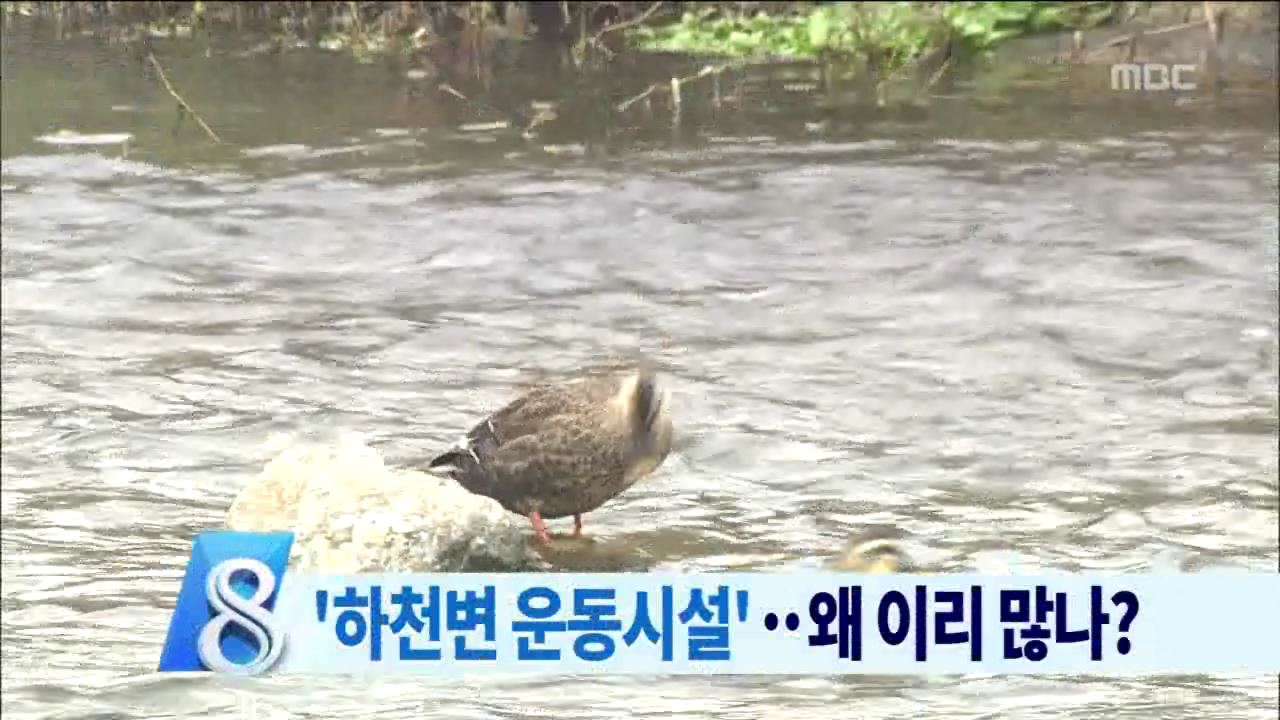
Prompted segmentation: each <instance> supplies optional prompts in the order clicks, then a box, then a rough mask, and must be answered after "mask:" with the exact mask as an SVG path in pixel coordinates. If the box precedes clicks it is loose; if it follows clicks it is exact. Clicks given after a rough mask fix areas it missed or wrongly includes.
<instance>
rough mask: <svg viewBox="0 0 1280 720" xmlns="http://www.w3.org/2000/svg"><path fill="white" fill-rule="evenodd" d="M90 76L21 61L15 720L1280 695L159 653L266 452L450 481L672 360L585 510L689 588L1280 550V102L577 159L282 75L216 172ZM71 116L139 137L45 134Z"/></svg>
mask: <svg viewBox="0 0 1280 720" xmlns="http://www.w3.org/2000/svg"><path fill="white" fill-rule="evenodd" d="M71 52H72V51H71V50H68V49H66V48H55V49H51V48H46V47H39V46H22V47H18V48H17V49H14V48H13V47H12V46H11V47H10V48H9V49H7V50H6V58H5V62H6V79H5V98H4V102H5V109H4V112H5V123H4V126H5V127H4V138H5V146H4V166H3V191H4V196H3V197H4V202H3V241H2V242H3V273H4V289H3V318H4V325H3V350H4V358H3V372H4V375H3V391H4V409H3V445H4V455H3V476H4V483H3V514H4V522H3V598H4V600H3V609H4V616H3V628H4V630H3V634H4V653H3V657H4V693H3V704H4V714H5V717H6V718H9V717H14V718H54V717H57V718H73V717H76V718H79V717H98V718H106V717H119V718H165V717H185V716H205V715H209V714H211V713H212V714H215V715H219V716H229V713H233V712H237V711H244V712H248V711H246V710H245V707H246V706H245V705H243V704H242V703H245V702H248V700H246V698H251V699H253V700H254V701H256V706H254V707H253V708H250V709H251V710H252V711H253V712H256V713H257V717H277V716H279V717H315V718H329V717H379V718H401V717H404V718H450V719H452V720H462V719H464V718H490V717H497V718H533V717H542V716H544V715H548V714H549V715H551V716H553V717H557V718H561V719H562V720H569V719H571V718H584V719H586V718H592V719H594V718H615V717H617V718H624V717H626V718H631V717H650V716H653V717H657V716H660V715H666V714H669V713H676V714H677V715H679V716H683V717H693V718H783V717H785V718H789V719H792V720H796V719H799V718H815V719H819V718H829V717H850V718H890V717H911V718H914V717H931V718H979V717H1046V718H1048V717H1076V718H1091V717H1100V716H1105V717H1110V718H1154V717H1165V718H1197V719H1200V718H1228V717H1229V718H1246V717H1248V718H1252V717H1257V718H1274V717H1275V709H1276V705H1277V702H1278V697H1277V684H1276V678H1275V677H1169V678H1094V679H1088V678H1056V677H1025V678H1017V677H965V678H875V677H867V678H820V677H793V678H705V679H702V678H699V679H693V678H689V679H659V680H656V681H655V680H654V679H651V678H632V677H619V678H593V679H538V680H520V681H510V680H495V679H480V678H477V679H474V680H471V681H468V682H465V683H460V684H459V683H450V684H439V683H433V682H431V681H429V680H422V679H397V680H378V681H351V682H348V683H344V684H335V683H333V682H329V681H325V682H322V683H316V682H313V681H308V680H305V679H297V678H282V679H271V680H267V681H263V682H260V683H256V684H254V685H252V686H246V687H242V688H237V687H236V686H234V685H232V684H230V683H229V682H227V681H224V680H208V679H202V680H190V679H185V680H175V679H170V678H163V679H162V678H159V677H157V676H156V675H155V674H154V673H153V672H152V670H153V668H154V666H155V663H156V659H157V658H158V656H159V649H160V643H161V641H162V637H163V634H164V632H165V629H166V627H167V621H168V611H169V609H170V608H171V607H172V603H173V601H174V598H175V595H176V592H177V587H178V580H179V577H180V574H181V571H182V567H183V564H184V562H185V560H186V557H187V554H188V553H189V549H190V544H189V543H190V541H191V537H192V535H193V533H195V532H197V531H199V530H201V529H204V528H208V527H215V526H218V525H219V524H221V522H222V521H223V519H224V517H225V512H226V509H227V507H228V505H229V503H230V502H231V500H232V498H233V497H234V496H235V494H236V492H237V490H238V489H239V488H240V487H241V486H242V485H243V484H244V483H245V482H246V481H247V480H248V479H250V478H252V477H253V476H254V475H255V474H257V472H258V471H259V470H260V469H261V467H262V465H263V463H264V461H265V460H267V459H268V458H269V457H271V455H272V453H273V452H274V450H272V449H270V448H269V447H268V445H269V443H270V442H272V441H273V439H275V440H274V441H275V442H277V443H278V442H280V440H279V438H285V440H284V442H290V441H291V440H289V439H290V438H292V439H293V440H292V441H294V442H296V441H299V440H301V439H304V438H306V439H317V438H318V439H320V440H322V441H326V442H328V441H333V439H334V438H338V437H342V436H344V435H349V434H353V433H359V434H363V435H364V436H366V438H367V439H368V441H369V442H370V443H372V444H373V445H374V446H375V447H377V448H378V449H379V451H380V452H381V453H382V454H383V456H384V457H385V458H386V459H387V462H388V463H390V464H393V465H410V464H413V463H419V462H421V461H422V459H423V458H424V457H425V455H426V454H428V453H430V452H432V451H433V450H436V449H438V448H439V447H440V446H441V444H442V443H445V442H447V441H450V440H452V439H453V438H454V437H455V436H456V435H457V433H458V430H459V429H460V428H461V427H463V426H464V425H465V424H467V423H469V422H470V421H472V420H473V419H474V418H475V417H477V416H478V415H480V414H481V413H483V412H485V411H487V410H489V409H492V408H493V407H494V406H495V405H496V404H498V403H501V402H503V401H504V400H505V399H507V398H508V397H509V395H510V392H511V388H512V386H513V385H514V384H517V383H519V382H522V381H524V380H525V379H527V378H529V377H530V376H531V375H532V374H534V373H551V374H557V373H561V372H568V371H571V370H573V369H574V368H577V367H579V366H582V365H586V364H594V363H598V362H601V361H603V360H606V359H608V358H609V357H610V356H614V355H625V354H628V353H632V352H637V351H639V352H644V353H646V354H649V355H650V356H652V357H654V358H656V359H657V361H658V362H659V363H660V364H661V365H662V367H663V368H664V369H665V371H666V372H667V373H668V374H669V375H670V376H671V377H672V378H673V381H674V384H675V387H674V394H675V402H676V412H677V413H678V416H677V417H678V422H679V430H680V432H681V439H680V442H679V444H678V447H677V450H676V452H674V453H673V455H672V456H671V457H670V458H669V459H668V461H667V462H666V464H665V465H664V466H663V467H662V468H661V469H660V470H659V471H658V472H657V473H656V474H655V475H653V476H651V477H650V478H649V479H647V480H645V481H644V482H643V483H641V484H640V485H638V486H636V487H635V488H633V489H632V490H631V491H629V492H628V493H627V494H626V495H625V496H623V497H621V498H619V499H618V500H617V501H615V502H613V503H611V504H609V505H608V506H606V507H605V508H604V509H602V510H600V511H599V512H597V513H594V514H593V515H592V516H591V517H590V518H589V520H588V527H589V529H590V530H591V532H593V533H594V534H595V535H596V536H597V537H599V538H601V539H602V540H606V541H616V542H626V543H628V544H631V545H634V546H636V547H639V548H642V549H643V551H644V552H645V553H646V554H647V556H648V557H650V558H651V559H652V563H651V565H652V567H654V568H659V569H680V570H690V571H697V570H721V569H743V568H764V567H780V566H788V565H807V564H814V563H817V562H821V560H822V559H823V558H825V557H826V556H828V555H830V554H832V553H834V552H835V551H837V550H838V549H839V548H840V547H841V545H843V543H844V542H845V540H846V539H847V538H848V537H849V536H850V535H851V534H853V533H861V532H865V531H867V530H868V529H871V528H891V529H893V530H894V531H896V532H898V533H900V534H902V535H904V536H907V537H909V538H910V543H911V544H910V547H911V549H912V552H913V553H915V554H916V555H917V556H918V559H919V560H920V561H921V562H923V563H925V564H927V565H929V566H931V567H933V568H936V569H938V570H941V571H948V570H966V569H967V570H980V571H993V572H998V571H1005V570H1008V569H1011V568H1012V569H1014V570H1015V571H1020V570H1022V569H1027V568H1058V569H1066V570H1105V571H1141V570H1143V569H1147V568H1150V567H1153V566H1154V565H1156V564H1158V563H1159V562H1161V560H1160V559H1161V558H1166V557H1174V558H1181V559H1182V560H1181V561H1182V562H1184V563H1187V565H1186V566H1187V567H1195V566H1204V565H1231V566H1239V567H1247V568H1251V569H1254V570H1257V571H1263V572H1270V571H1275V570H1276V569H1277V494H1278V491H1277V460H1276V457H1277V452H1278V448H1277V392H1276V386H1277V312H1278V307H1277V290H1276V288H1277V282H1278V279H1277V269H1276V268H1277V176H1276V163H1277V141H1276V131H1275V127H1276V124H1275V115H1274V112H1275V111H1274V107H1273V105H1272V106H1271V109H1270V110H1267V108H1268V106H1267V105H1266V104H1265V103H1264V104H1263V105H1262V106H1261V108H1262V109H1261V110H1259V108H1258V107H1257V106H1253V105H1245V106H1243V107H1241V108H1239V109H1234V110H1233V109H1232V108H1230V107H1228V108H1226V109H1222V108H1219V109H1218V110H1216V111H1211V110H1207V109H1206V108H1205V107H1204V106H1202V105H1191V106H1185V107H1184V106H1180V105H1173V104H1165V105H1159V106H1158V107H1155V108H1154V109H1153V108H1151V107H1148V106H1145V105H1143V106H1139V107H1138V109H1137V110H1134V109H1133V108H1132V107H1126V108H1120V109H1117V108H1111V107H1107V106H1106V105H1105V103H1103V106H1102V107H1092V108H1089V107H1085V108H1075V109H1074V110H1073V109H1072V107H1073V106H1070V105H1064V104H1063V103H1062V102H1057V101H1046V100H1044V98H1043V97H1039V99H1034V98H1020V97H1017V96H1010V97H1011V99H1010V97H1007V98H1006V99H1005V102H1004V103H983V102H979V101H977V100H974V101H967V100H964V99H953V100H949V101H945V102H944V101H941V100H940V101H939V102H938V103H937V104H936V105H934V106H930V107H928V108H925V109H920V110H918V111H917V112H916V113H912V114H907V115H893V114H891V113H885V114H870V115H868V114H865V113H852V114H851V115H850V116H848V117H845V118H844V119H843V120H842V119H841V118H840V117H838V116H837V117H836V118H835V119H833V118H832V116H831V114H830V113H829V112H826V111H823V110H821V109H819V108H818V107H817V106H816V105H815V106H813V107H800V108H796V107H791V108H789V109H788V110H787V111H786V112H785V113H773V114H770V113H767V112H763V111H762V112H758V113H756V114H755V115H750V114H749V113H747V112H746V111H745V110H744V111H743V114H742V115H738V116H734V117H736V118H737V120H733V119H730V120H726V121H725V122H724V123H723V124H721V125H704V126H702V128H701V129H700V130H686V132H685V134H684V136H682V137H681V138H680V139H679V140H678V141H677V142H671V141H670V140H663V141H653V142H641V141H639V140H637V141H636V142H629V143H617V142H612V143H611V142H606V143H604V144H603V145H602V146H598V145H595V144H592V143H586V144H579V145H575V144H573V143H568V144H567V145H566V146H565V149H567V150H568V152H563V151H562V152H554V153H553V152H549V151H548V150H547V149H545V148H543V147H542V145H541V144H539V143H538V142H536V141H526V140H523V139H521V138H519V136H518V133H515V134H508V135H494V134H490V135H486V134H485V133H483V132H472V133H467V132H464V131H462V130H459V126H460V125H461V124H462V122H463V120H464V119H461V118H454V117H451V116H448V113H435V114H434V115H432V116H431V117H430V118H429V119H424V115H423V114H424V113H428V112H429V109H430V107H434V106H430V107H428V106H425V105H424V106H417V105H414V104H413V103H414V102H420V103H425V102H427V101H425V100H421V99H419V100H409V101H406V100H404V96H403V93H402V92H401V90H400V89H398V85H397V83H400V82H401V81H398V80H395V81H392V80H387V78H386V74H385V73H381V74H379V73H376V72H374V71H373V70H371V69H346V70H341V72H345V73H350V77H348V78H347V79H345V80H341V81H339V82H336V83H335V81H334V80H326V79H325V77H324V76H323V73H322V72H321V71H319V70H315V71H313V72H311V73H300V72H299V71H298V70H297V68H293V67H290V66H288V65H287V64H284V65H270V66H263V65H261V64H260V63H259V64H256V65H255V64H254V63H252V62H250V63H245V64H243V66H241V65H236V64H232V63H228V64H227V65H225V66H223V69H221V70H219V74H218V75H217V76H216V78H214V79H211V80H207V81H206V85H205V92H206V96H207V97H208V98H209V99H207V100H206V103H205V106H206V107H211V108H213V109H212V110H210V113H209V116H210V118H211V122H213V124H215V125H217V126H219V127H220V129H221V132H222V133H223V134H226V135H227V136H228V137H229V138H232V139H233V140H234V143H233V144H232V145H230V146H229V147H228V148H226V149H223V150H219V151H217V152H214V153H202V151H196V150H184V149H183V148H184V147H199V146H202V145H207V143H203V142H202V141H201V140H200V139H199V136H198V134H197V132H198V131H196V130H195V129H194V127H193V126H191V125H190V124H187V125H184V127H183V128H182V130H181V137H182V138H185V140H184V141H183V142H185V143H187V145H183V144H182V142H179V140H178V139H175V138H174V137H172V135H171V129H172V104H171V102H170V101H168V100H167V98H166V97H164V96H163V95H162V94H160V93H159V92H157V91H156V89H155V88H154V87H153V85H152V84H151V83H150V82H149V81H147V80H146V79H145V78H143V77H141V75H140V73H141V71H140V70H138V68H137V67H136V66H132V65H127V64H123V63H120V62H119V61H115V60H112V59H111V55H110V51H109V50H104V49H102V48H96V49H93V48H90V49H80V50H76V51H75V53H76V54H71V55H66V54H65V53H71ZM60 53H64V54H60ZM51 58H58V59H63V60H66V62H65V63H59V62H53V61H52V60H51ZM197 66H198V65H196V64H191V65H188V66H187V67H188V68H191V67H197ZM322 67H323V66H322ZM333 72H335V73H336V72H339V71H338V70H333ZM361 73H364V74H361ZM174 74H175V75H179V76H181V70H175V71H174ZM316 75H319V77H318V78H317V77H316ZM335 84H336V85H340V86H341V88H340V89H339V90H337V91H334V90H333V85H335ZM282 88H283V90H282ZM219 99H220V100H219ZM406 102H408V103H409V104H408V105H406V104H405V103H406ZM1036 103H1042V104H1043V107H1039V108H1037V106H1036ZM299 104H301V106H300V105H299ZM335 108H336V109H335ZM424 108H426V109H424ZM1010 108H1017V109H1016V110H1011V109H1010ZM1073 113H1078V114H1073ZM908 115H909V116H908ZM744 117H746V118H753V119H751V120H750V122H748V121H746V120H743V118H744ZM483 119H484V118H476V117H471V118H465V121H467V122H477V121H480V120H483ZM428 124H429V125H430V127H427V125H428ZM67 129H70V130H73V131H76V132H80V133H119V132H127V133H132V134H133V135H134V139H133V140H132V141H131V145H130V148H129V150H128V152H127V153H125V152H123V151H122V150H121V149H120V148H118V147H115V146H98V145H88V146H86V145H80V146H67V145H59V144H49V143H48V142H39V141H37V138H39V137H42V136H48V135H50V134H51V133H55V132H56V131H58V130H67ZM47 139H48V138H47V137H46V140H47ZM601 147H603V150H600V148H601ZM277 447H278V445H277ZM233 690H234V691H235V692H233ZM237 693H240V694H237Z"/></svg>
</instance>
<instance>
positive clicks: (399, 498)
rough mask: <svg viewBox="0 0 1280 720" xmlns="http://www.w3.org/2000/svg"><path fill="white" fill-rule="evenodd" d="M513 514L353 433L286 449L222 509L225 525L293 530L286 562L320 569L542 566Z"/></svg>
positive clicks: (514, 568) (448, 569)
mask: <svg viewBox="0 0 1280 720" xmlns="http://www.w3.org/2000/svg"><path fill="white" fill-rule="evenodd" d="M521 521H522V518H519V517H516V516H514V515H511V514H510V513H508V512H507V511H505V510H503V508H502V506H501V505H499V504H498V503H497V502H496V501H494V500H491V499H489V498H485V497H481V496H479V495H473V494H472V493H470V492H467V491H466V490H465V489H463V488H462V487H460V486H458V485H457V483H454V482H452V481H450V480H447V479H443V478H440V477H436V476H434V475H429V474H427V473H423V472H419V471H414V470H399V469H391V468H388V467H387V466H386V465H385V464H384V463H383V461H382V456H381V455H379V454H378V452H377V451H376V450H374V449H372V448H370V447H368V446H366V445H364V444H363V443H360V442H345V443H342V444H339V445H338V446H336V447H329V446H306V447H291V448H288V449H286V450H285V451H284V452H282V453H280V454H279V455H278V456H277V457H275V458H274V459H273V460H271V462H269V463H268V464H267V466H266V467H265V468H263V470H262V473H261V474H259V475H258V477H257V478H255V479H254V480H253V481H251V482H250V483H249V484H248V485H246V486H245V487H244V488H243V489H242V490H241V491H240V495H239V496H238V497H237V498H236V499H235V501H234V502H233V503H232V505H231V509H230V511H229V512H228V514H227V527H228V528H229V529H232V530H244V531H261V532H266V531H279V530H291V531H293V532H294V533H296V538H295V540H294V544H293V551H292V554H291V555H290V559H289V565H290V568H291V569H294V570H312V571H319V572H325V573H343V572H353V573H354V572H379V571H386V572H396V571H402V572H467V571H485V570H506V571H521V570H541V569H546V562H545V561H544V560H543V559H542V558H541V556H540V555H539V554H538V553H537V552H536V551H535V550H534V549H533V548H532V547H531V545H530V543H529V532H528V528H527V526H526V525H525V523H524V522H521Z"/></svg>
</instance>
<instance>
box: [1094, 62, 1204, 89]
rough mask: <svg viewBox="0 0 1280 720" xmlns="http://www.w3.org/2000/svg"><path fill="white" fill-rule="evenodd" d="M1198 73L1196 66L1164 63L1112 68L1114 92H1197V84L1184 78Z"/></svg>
mask: <svg viewBox="0 0 1280 720" xmlns="http://www.w3.org/2000/svg"><path fill="white" fill-rule="evenodd" d="M1195 71H1196V66H1195V65H1165V64H1163V63H1122V64H1119V65H1112V66H1111V89H1112V90H1171V89H1172V90H1195V89H1196V84H1195V82H1191V81H1187V80H1184V79H1183V76H1184V75H1186V74H1189V73H1194V72H1195Z"/></svg>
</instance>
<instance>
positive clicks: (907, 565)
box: [828, 538, 914, 575]
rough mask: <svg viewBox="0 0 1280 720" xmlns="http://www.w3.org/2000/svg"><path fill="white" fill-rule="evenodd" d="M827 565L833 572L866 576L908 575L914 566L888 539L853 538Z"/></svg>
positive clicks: (901, 550) (903, 552)
mask: <svg viewBox="0 0 1280 720" xmlns="http://www.w3.org/2000/svg"><path fill="white" fill-rule="evenodd" d="M828 565H829V566H830V567H831V568H832V569H833V570H839V571H841V572H853V573H861V574H866V575H882V574H892V573H910V572H912V569H913V566H914V564H913V563H912V561H911V559H910V558H909V557H908V556H907V553H906V551H905V550H903V549H902V547H901V546H900V545H899V544H898V543H896V542H894V541H893V540H890V539H888V538H869V539H868V538H854V539H853V541H852V542H850V543H849V544H848V545H847V546H846V547H845V549H844V551H843V552H842V553H841V554H840V555H839V556H837V557H835V558H834V559H832V560H831V561H830V562H829V563H828Z"/></svg>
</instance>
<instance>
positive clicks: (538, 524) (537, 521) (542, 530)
mask: <svg viewBox="0 0 1280 720" xmlns="http://www.w3.org/2000/svg"><path fill="white" fill-rule="evenodd" d="M529 520H530V522H532V523H533V536H534V537H535V538H537V540H538V542H540V543H542V544H543V545H550V544H551V536H549V535H547V525H546V523H544V522H542V514H541V513H539V512H538V511H537V510H534V511H533V512H530V513H529Z"/></svg>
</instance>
